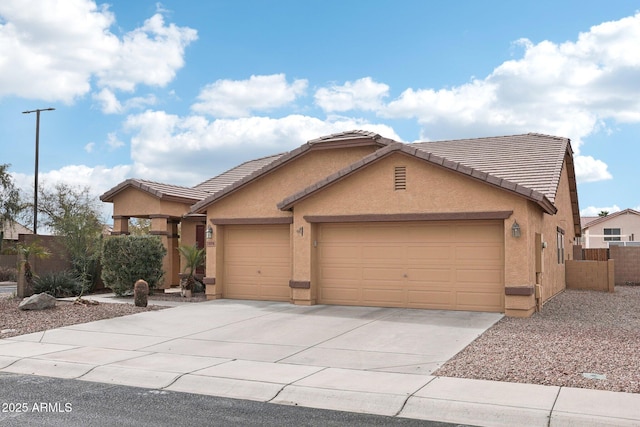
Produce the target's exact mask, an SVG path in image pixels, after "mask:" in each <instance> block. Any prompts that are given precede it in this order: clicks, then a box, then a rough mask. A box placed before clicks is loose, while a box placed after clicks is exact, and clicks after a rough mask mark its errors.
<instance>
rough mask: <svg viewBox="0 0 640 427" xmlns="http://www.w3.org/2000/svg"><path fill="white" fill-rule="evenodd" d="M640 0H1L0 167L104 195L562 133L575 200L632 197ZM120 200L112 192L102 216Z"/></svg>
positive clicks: (623, 201)
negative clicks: (328, 138)
mask: <svg viewBox="0 0 640 427" xmlns="http://www.w3.org/2000/svg"><path fill="white" fill-rule="evenodd" d="M638 10H640V3H637V2H632V1H628V0H626V1H621V0H610V1H607V2H602V1H596V0H581V1H573V0H567V1H561V2H557V1H527V2H514V1H486V0H485V1H482V2H479V1H471V0H469V1H459V0H457V1H456V0H451V1H421V0H416V1H409V0H394V1H391V0H389V1H382V0H367V1H357V0H351V1H344V0H341V1H334V0H321V1H316V0H308V1H299V0H296V1H289V0H287V1H279V0H273V1H261V0H227V1H216V0H208V1H194V0H180V1H173V0H169V1H164V2H156V1H147V0H136V1H130V0H117V1H111V2H109V3H102V2H94V1H88V0H65V1H60V2H58V1H54V0H3V1H2V2H0V126H1V129H2V138H1V139H0V163H10V164H11V165H12V167H11V169H10V170H11V171H12V172H13V174H14V178H15V181H16V183H17V184H18V185H19V186H20V188H21V189H23V191H25V193H27V194H28V193H30V192H32V189H33V174H34V145H35V144H34V141H35V121H36V117H35V114H30V115H25V114H21V112H22V111H25V110H33V109H36V108H47V107H53V108H55V109H56V110H55V111H47V112H43V113H42V114H41V123H40V168H39V171H40V172H39V175H40V182H41V183H43V184H42V185H53V184H55V183H56V182H65V183H68V184H72V185H80V186H85V185H89V186H90V187H91V189H92V192H93V193H94V194H96V195H99V194H102V193H103V192H105V191H106V190H108V189H110V188H111V187H113V186H115V185H117V184H118V183H119V182H121V181H123V180H124V179H127V178H131V177H136V178H144V179H150V180H154V181H160V182H167V183H173V184H178V185H186V186H192V185H195V184H197V183H199V182H201V181H204V180H205V179H207V178H209V177H211V176H214V175H217V174H218V173H221V172H223V171H224V170H226V169H228V168H230V167H233V166H235V165H237V164H239V163H241V162H243V161H246V160H250V159H253V158H257V157H261V156H266V155H270V154H275V153H279V152H283V151H288V150H291V149H294V148H296V147H298V146H299V145H301V144H303V143H304V142H306V141H307V140H309V139H313V138H316V137H318V136H321V135H325V134H329V133H333V132H340V131H344V130H352V129H365V130H371V131H375V132H378V133H380V134H381V135H383V136H386V137H390V138H394V139H397V140H401V141H404V142H413V141H418V140H422V141H427V140H442V139H456V138H473V137H483V136H496V135H510V134H519V133H527V132H539V133H545V134H552V135H558V136H564V137H568V138H571V141H572V145H573V148H574V151H575V152H576V156H575V159H576V172H577V176H578V192H579V202H580V208H581V210H582V213H583V214H584V215H590V214H596V213H597V212H599V211H600V210H603V209H604V210H609V211H611V212H614V211H617V210H620V209H625V208H636V209H637V208H639V207H640V193H639V191H638V190H637V188H638V185H637V173H636V172H637V169H638V159H639V158H640V148H638V141H639V140H640V138H639V136H640V49H639V48H638V47H639V46H640V13H639V12H638ZM109 207H110V206H106V207H105V212H106V215H108V209H109Z"/></svg>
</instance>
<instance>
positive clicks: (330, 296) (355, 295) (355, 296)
mask: <svg viewBox="0 0 640 427" xmlns="http://www.w3.org/2000/svg"><path fill="white" fill-rule="evenodd" d="M320 293H321V298H322V300H323V301H325V304H346V305H349V304H348V303H354V304H355V301H358V300H359V299H360V289H359V288H357V287H353V288H349V287H340V288H333V287H325V288H323V289H322V290H321V291H320Z"/></svg>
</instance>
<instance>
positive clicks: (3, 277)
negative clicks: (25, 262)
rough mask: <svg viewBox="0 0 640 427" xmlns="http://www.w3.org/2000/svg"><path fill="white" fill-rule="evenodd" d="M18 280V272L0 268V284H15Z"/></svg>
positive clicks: (13, 269)
mask: <svg viewBox="0 0 640 427" xmlns="http://www.w3.org/2000/svg"><path fill="white" fill-rule="evenodd" d="M17 280H18V270H16V269H15V268H11V267H0V282H15V281H17Z"/></svg>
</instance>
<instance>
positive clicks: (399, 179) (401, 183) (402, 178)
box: [393, 166, 407, 190]
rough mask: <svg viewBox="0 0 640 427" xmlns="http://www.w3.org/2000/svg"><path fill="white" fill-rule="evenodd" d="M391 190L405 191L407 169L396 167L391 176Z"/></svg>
mask: <svg viewBox="0 0 640 427" xmlns="http://www.w3.org/2000/svg"><path fill="white" fill-rule="evenodd" d="M393 189H394V190H406V189H407V167H406V166H396V167H395V169H394V175H393Z"/></svg>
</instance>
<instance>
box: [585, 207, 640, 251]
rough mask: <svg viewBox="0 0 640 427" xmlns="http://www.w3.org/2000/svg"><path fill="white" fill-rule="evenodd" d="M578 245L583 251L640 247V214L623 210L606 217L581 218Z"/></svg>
mask: <svg viewBox="0 0 640 427" xmlns="http://www.w3.org/2000/svg"><path fill="white" fill-rule="evenodd" d="M580 221H581V224H582V236H581V238H580V240H579V243H581V244H582V247H583V248H585V249H592V248H608V247H609V246H611V245H620V246H640V212H638V211H636V210H633V209H625V210H623V211H620V212H615V213H612V214H608V215H606V216H596V217H582V218H580Z"/></svg>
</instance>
